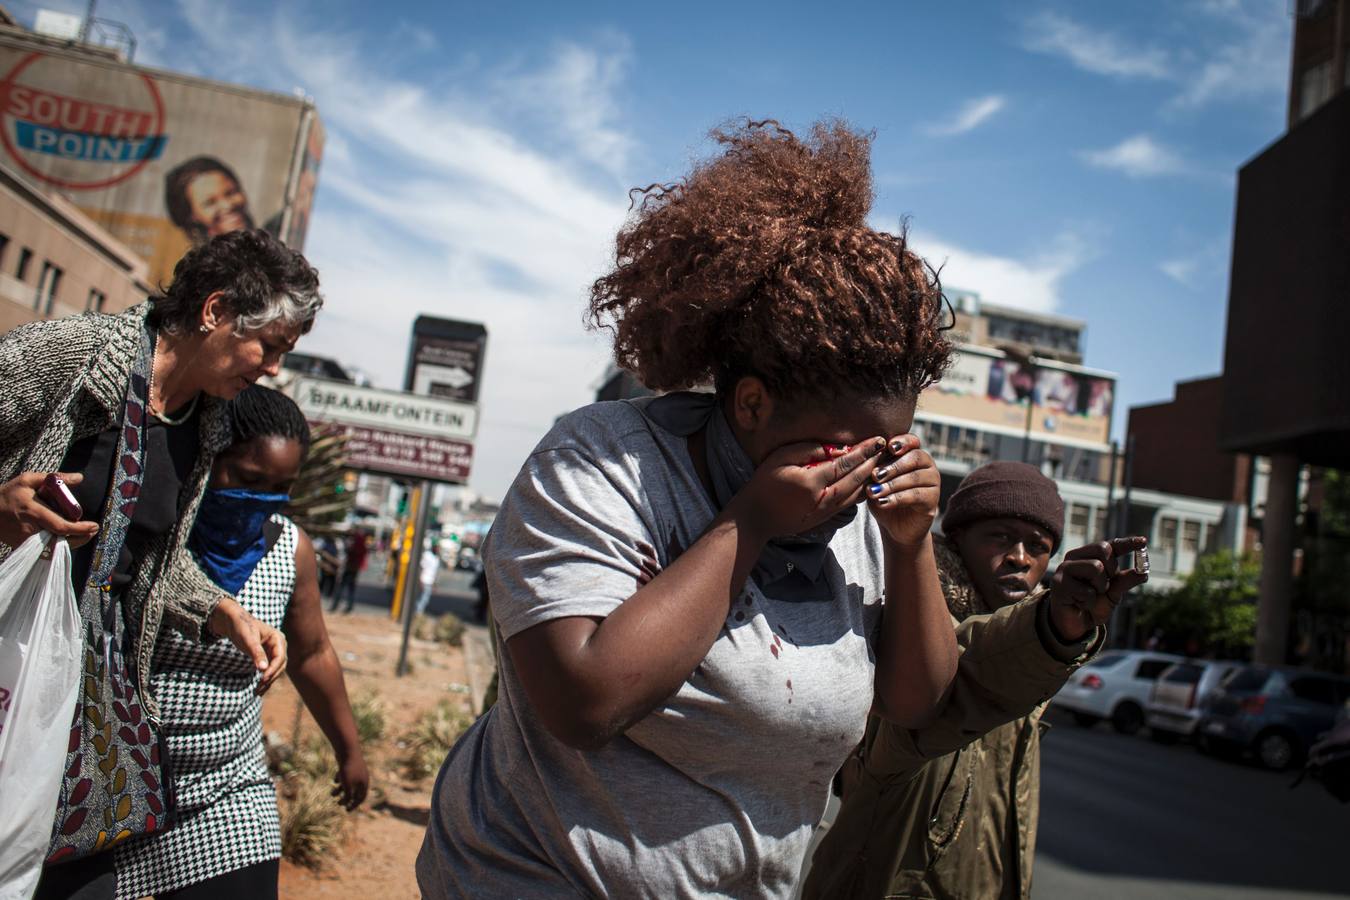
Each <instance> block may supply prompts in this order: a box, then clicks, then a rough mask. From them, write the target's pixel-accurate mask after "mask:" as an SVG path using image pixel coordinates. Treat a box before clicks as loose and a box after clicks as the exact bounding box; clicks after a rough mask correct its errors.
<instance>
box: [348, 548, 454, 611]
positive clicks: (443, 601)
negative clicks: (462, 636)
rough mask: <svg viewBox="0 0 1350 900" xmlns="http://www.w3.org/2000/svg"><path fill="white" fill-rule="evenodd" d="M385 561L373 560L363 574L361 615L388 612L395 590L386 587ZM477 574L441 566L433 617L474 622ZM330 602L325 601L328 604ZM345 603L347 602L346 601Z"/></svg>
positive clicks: (358, 596) (358, 593)
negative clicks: (473, 585)
mask: <svg viewBox="0 0 1350 900" xmlns="http://www.w3.org/2000/svg"><path fill="white" fill-rule="evenodd" d="M383 573H384V564H383V559H382V558H380V559H374V558H372V560H371V564H370V567H369V568H367V569H366V571H365V572H362V573H361V578H360V579H359V580H358V582H357V587H356V606H357V608H358V609H359V610H360V611H361V612H367V613H369V612H375V611H377V610H384V611H385V612H388V610H389V603H390V600H391V599H392V598H393V595H394V589H393V588H392V587H389V586H387V585H386V584H385V581H384V575H383ZM472 581H473V574H472V573H470V572H465V571H461V570H458V569H450V568H447V567H445V566H442V567H441V570H440V572H438V573H437V576H436V588H435V590H434V591H433V592H432V595H431V602H430V604H428V606H427V611H428V612H429V613H432V614H433V615H439V614H440V613H444V612H452V613H454V614H455V615H457V616H459V617H460V618H461V619H463V620H464V621H465V622H466V623H472V622H473V608H474V601H475V600H476V599H477V597H478V594H477V593H476V592H475V591H474V590H473V589H472V588H471V587H470V584H471V583H472ZM329 602H330V601H327V600H325V601H324V603H325V604H327V603H329ZM344 603H345V599H344Z"/></svg>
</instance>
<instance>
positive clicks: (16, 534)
mask: <svg viewBox="0 0 1350 900" xmlns="http://www.w3.org/2000/svg"><path fill="white" fill-rule="evenodd" d="M60 475H61V478H62V480H64V481H65V483H66V484H68V485H72V486H73V485H77V484H79V483H80V482H81V481H83V480H84V476H83V475H81V474H80V473H78V472H73V473H70V474H66V473H65V472H62V473H60ZM46 479H47V476H46V474H44V473H42V472H23V473H21V474H19V475H16V476H15V477H14V478H11V479H10V480H9V481H6V482H5V483H4V484H0V542H2V543H5V544H8V545H9V546H11V547H17V546H19V545H20V544H22V543H23V542H24V541H26V540H27V539H28V538H30V537H32V536H33V535H35V534H37V533H38V532H39V531H50V532H51V533H52V534H54V535H57V536H58V537H63V538H66V539H67V540H68V541H70V545H71V546H72V547H78V546H80V545H81V544H85V543H87V542H88V541H89V540H90V539H91V538H93V537H94V535H96V534H98V523H97V522H72V521H70V520H69V519H66V518H63V517H62V516H61V514H60V513H58V512H56V511H55V510H53V509H52V508H51V507H50V506H48V505H47V504H45V503H43V502H42V501H41V500H39V499H38V496H37V492H38V488H40V487H42V482H43V481H45V480H46Z"/></svg>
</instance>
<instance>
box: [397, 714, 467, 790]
mask: <svg viewBox="0 0 1350 900" xmlns="http://www.w3.org/2000/svg"><path fill="white" fill-rule="evenodd" d="M472 724H473V718H472V717H471V716H469V715H467V714H465V713H464V712H462V711H460V710H458V709H455V708H454V707H453V706H451V705H450V704H449V703H441V704H440V705H439V706H437V707H436V708H435V709H431V710H428V711H427V712H425V713H423V714H422V715H421V716H420V717H419V718H418V720H417V722H416V723H415V724H414V725H413V728H412V731H411V732H409V734H408V737H407V742H408V750H409V754H408V758H407V761H406V763H407V770H408V774H409V775H410V776H412V777H413V778H419V779H420V778H426V777H427V776H428V775H431V774H433V773H434V772H436V771H437V770H439V769H440V767H441V763H443V762H445V756H446V754H447V753H449V752H450V748H451V747H453V746H454V745H455V741H457V740H459V736H460V735H461V734H463V733H464V731H465V729H467V728H468V727H469V726H470V725H472Z"/></svg>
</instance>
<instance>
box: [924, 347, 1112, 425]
mask: <svg viewBox="0 0 1350 900" xmlns="http://www.w3.org/2000/svg"><path fill="white" fill-rule="evenodd" d="M953 360H954V361H953V363H952V366H951V368H950V369H949V370H948V372H947V374H946V375H945V376H944V377H943V379H942V380H941V381H940V382H938V383H937V384H935V385H933V386H932V387H930V388H929V389H928V390H926V391H924V392H923V395H922V396H921V397H920V398H919V409H920V410H922V411H923V412H926V413H930V414H935V415H941V416H946V417H949V418H952V419H961V420H964V421H968V422H971V423H973V424H980V425H986V426H992V427H993V428H995V429H997V430H1000V431H1004V432H1006V433H1016V434H1023V433H1025V431H1026V428H1027V409H1028V404H1029V403H1031V404H1034V405H1033V406H1032V407H1031V433H1032V434H1033V435H1034V436H1036V437H1038V438H1041V439H1043V440H1051V441H1053V440H1066V441H1072V442H1074V443H1080V444H1081V443H1089V444H1103V445H1104V444H1106V443H1107V442H1108V441H1109V439H1110V434H1111V413H1112V408H1113V406H1114V404H1115V379H1114V378H1113V377H1111V376H1109V375H1106V374H1105V373H1100V372H1092V371H1090V370H1087V369H1083V368H1081V367H1078V366H1070V365H1067V364H1063V363H1057V362H1049V361H1041V362H1039V363H1038V364H1036V365H1026V364H1023V363H1019V362H1016V361H1014V360H1011V359H1007V358H1006V357H1005V356H1004V355H1003V354H1002V353H1000V352H999V351H996V350H988V351H986V350H981V349H977V348H972V347H962V348H961V349H960V350H958V351H957V353H956V354H955V355H954V357H953Z"/></svg>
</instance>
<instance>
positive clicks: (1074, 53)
mask: <svg viewBox="0 0 1350 900" xmlns="http://www.w3.org/2000/svg"><path fill="white" fill-rule="evenodd" d="M1022 37H1023V41H1022V46H1024V47H1025V48H1026V49H1028V50H1032V51H1035V52H1037V53H1046V54H1049V55H1051V56H1058V57H1060V58H1062V59H1066V60H1068V61H1069V62H1071V63H1073V64H1074V65H1075V66H1077V67H1078V68H1080V69H1083V70H1085V71H1088V72H1094V73H1096V74H1098V75H1110V76H1113V77H1116V78H1149V79H1165V78H1169V77H1171V75H1172V71H1171V66H1170V64H1169V60H1168V56H1167V53H1166V52H1165V51H1163V50H1161V49H1159V48H1157V47H1138V46H1132V45H1130V44H1129V43H1128V42H1126V41H1124V40H1123V39H1121V38H1119V37H1117V36H1116V35H1114V34H1111V33H1109V32H1106V31H1099V30H1096V29H1093V28H1090V27H1089V26H1087V25H1083V24H1080V23H1078V22H1075V21H1073V20H1072V19H1070V18H1068V17H1067V16H1062V15H1059V14H1058V13H1053V12H1049V11H1043V12H1040V13H1037V14H1036V15H1033V16H1031V17H1030V18H1029V19H1028V20H1027V21H1026V22H1024V23H1023V35H1022Z"/></svg>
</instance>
